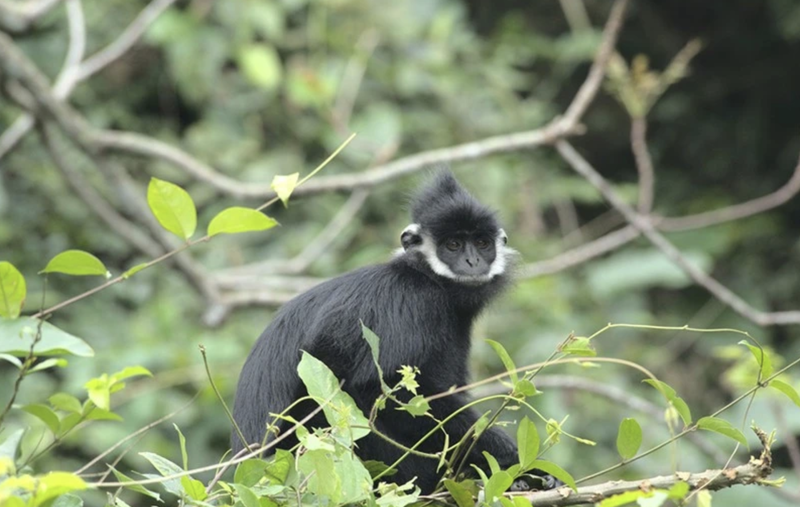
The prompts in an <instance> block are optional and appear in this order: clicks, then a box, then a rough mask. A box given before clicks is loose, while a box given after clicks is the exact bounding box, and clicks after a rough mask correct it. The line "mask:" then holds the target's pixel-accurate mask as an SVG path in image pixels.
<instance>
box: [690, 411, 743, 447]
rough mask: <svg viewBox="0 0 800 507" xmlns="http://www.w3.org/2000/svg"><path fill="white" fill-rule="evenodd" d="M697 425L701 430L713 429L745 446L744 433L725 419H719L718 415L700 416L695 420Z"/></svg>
mask: <svg viewBox="0 0 800 507" xmlns="http://www.w3.org/2000/svg"><path fill="white" fill-rule="evenodd" d="M697 427H698V428H700V429H701V430H707V431H713V432H714V433H719V434H720V435H725V436H726V437H728V438H732V439H733V440H736V441H737V442H739V443H740V444H742V445H743V446H745V447H747V439H746V438H745V436H744V433H742V432H741V431H739V430H738V429H736V428H734V427H733V425H732V424H731V423H729V422H728V421H726V420H725V419H720V418H719V417H701V418H700V419H698V421H697Z"/></svg>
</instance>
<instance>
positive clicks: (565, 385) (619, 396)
mask: <svg viewBox="0 0 800 507" xmlns="http://www.w3.org/2000/svg"><path fill="white" fill-rule="evenodd" d="M536 387H537V388H542V389H564V390H568V391H583V392H586V393H591V394H594V395H597V396H601V397H603V398H605V399H607V400H609V401H611V402H613V403H616V404H618V405H621V406H624V407H627V408H629V409H631V410H635V411H637V412H641V413H643V414H646V415H647V416H648V417H650V418H651V419H653V420H654V421H661V422H663V420H664V409H663V408H662V407H659V406H658V405H656V404H655V403H651V402H650V401H648V400H646V399H644V398H640V397H638V396H636V395H634V394H631V392H630V391H627V390H624V389H621V388H619V387H616V386H612V385H609V384H604V383H602V382H597V381H596V380H592V379H588V378H583V377H577V376H574V375H537V376H536ZM507 392H508V387H506V386H504V385H502V384H493V385H489V386H484V387H480V388H478V389H475V390H474V391H473V392H472V395H473V397H474V398H483V397H485V396H491V395H493V394H501V393H507ZM686 438H688V439H689V440H690V441H691V442H692V443H693V444H694V445H695V446H696V447H697V448H698V449H699V450H700V451H701V452H702V453H703V454H705V455H706V456H708V457H709V458H710V459H712V460H714V462H716V463H724V462H725V461H726V460H727V459H728V455H727V454H726V453H724V452H722V451H721V450H720V449H718V448H717V447H716V446H715V445H713V444H712V443H710V442H709V441H708V440H706V439H704V438H703V437H702V436H701V435H699V434H697V433H689V434H688V435H686Z"/></svg>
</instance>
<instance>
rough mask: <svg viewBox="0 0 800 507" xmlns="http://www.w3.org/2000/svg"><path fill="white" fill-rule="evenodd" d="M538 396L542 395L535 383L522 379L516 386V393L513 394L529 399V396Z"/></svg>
mask: <svg viewBox="0 0 800 507" xmlns="http://www.w3.org/2000/svg"><path fill="white" fill-rule="evenodd" d="M537 394H541V392H540V391H539V390H538V389H536V386H535V385H533V382H531V381H530V380H528V379H521V380H519V381H517V383H516V384H514V391H513V392H512V393H511V396H515V397H516V396H523V397H525V398H527V397H529V396H536V395H537Z"/></svg>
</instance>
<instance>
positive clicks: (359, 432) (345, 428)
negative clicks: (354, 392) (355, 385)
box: [297, 352, 369, 440]
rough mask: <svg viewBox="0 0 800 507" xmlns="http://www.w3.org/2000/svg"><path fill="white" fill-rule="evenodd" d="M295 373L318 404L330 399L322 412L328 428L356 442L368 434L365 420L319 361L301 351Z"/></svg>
mask: <svg viewBox="0 0 800 507" xmlns="http://www.w3.org/2000/svg"><path fill="white" fill-rule="evenodd" d="M297 372H298V374H299V375H300V378H301V379H302V381H303V383H304V384H305V386H306V389H307V390H308V394H309V395H311V396H313V397H314V399H316V400H317V402H318V403H323V402H325V401H326V400H328V399H330V402H329V403H327V404H326V405H324V406H323V408H322V411H323V412H324V413H325V418H326V419H327V420H328V422H329V423H330V425H331V426H332V427H333V428H335V429H337V431H339V433H340V435H341V436H342V437H344V438H346V439H348V440H349V439H350V438H351V435H352V439H353V440H358V439H359V438H362V437H364V436H366V435H367V434H368V433H369V428H368V426H369V421H368V420H367V418H366V417H364V414H363V413H362V412H361V410H360V409H359V408H358V406H357V405H356V403H355V401H353V398H351V397H350V395H349V394H347V393H346V392H344V391H342V389H341V388H340V387H339V381H338V380H337V379H336V376H335V375H334V374H333V372H332V371H331V370H330V368H328V367H327V366H326V365H325V364H324V363H323V362H322V361H320V360H319V359H317V358H315V357H314V356H312V355H311V354H309V353H307V352H303V356H302V358H301V359H300V364H299V365H298V366H297Z"/></svg>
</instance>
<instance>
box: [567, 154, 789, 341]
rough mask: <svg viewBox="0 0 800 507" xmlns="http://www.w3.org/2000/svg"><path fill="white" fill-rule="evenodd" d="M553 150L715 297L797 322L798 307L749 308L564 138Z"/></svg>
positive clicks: (764, 319) (748, 311)
mask: <svg viewBox="0 0 800 507" xmlns="http://www.w3.org/2000/svg"><path fill="white" fill-rule="evenodd" d="M555 146H556V150H558V153H559V154H560V155H561V156H562V157H563V158H564V160H565V161H567V163H568V164H569V165H570V166H571V167H572V168H573V169H574V170H575V172H577V173H578V174H580V175H581V176H583V177H584V178H586V180H587V181H589V183H591V184H592V185H593V186H594V187H595V188H596V189H597V190H599V191H600V193H601V194H602V195H603V197H605V199H606V200H607V201H608V202H609V203H610V204H611V206H613V207H614V208H615V209H616V210H617V211H619V212H620V213H621V214H622V216H624V217H625V220H627V221H628V223H630V224H631V225H633V226H634V227H635V228H636V229H637V230H639V231H640V232H641V233H642V234H643V235H644V236H645V237H646V238H647V239H648V240H649V241H650V242H651V243H652V244H653V245H654V246H655V247H656V248H658V249H659V250H661V251H662V252H663V253H664V255H666V256H667V258H668V259H670V260H671V261H672V262H674V263H675V264H676V265H677V266H678V267H680V268H681V269H682V270H683V271H684V272H685V273H686V274H687V275H689V277H690V278H691V279H692V280H694V282H695V283H697V284H698V285H700V286H702V287H704V288H705V289H706V290H708V291H709V292H710V293H712V294H713V295H714V296H715V297H716V298H717V299H719V300H720V301H722V302H723V303H725V304H726V305H728V306H730V307H731V308H732V309H733V310H734V311H736V312H737V313H738V314H740V315H741V316H743V317H745V318H746V319H748V320H751V321H752V322H754V323H756V324H759V325H761V326H770V325H777V324H797V323H800V311H787V312H763V311H760V310H757V309H755V308H753V307H752V306H751V305H750V304H749V303H747V302H746V301H745V300H743V299H742V298H740V297H739V296H737V295H736V294H735V293H734V292H733V291H731V290H730V289H728V288H727V287H725V286H724V285H722V284H721V283H720V282H718V281H717V280H715V279H714V278H712V277H710V276H708V275H707V274H706V273H704V272H703V270H701V269H700V268H698V267H697V266H695V265H694V264H692V263H691V262H689V261H688V260H687V259H686V257H684V256H683V254H682V253H681V252H680V250H678V249H677V248H675V246H673V245H672V243H670V242H669V241H668V240H667V239H666V238H665V237H664V236H663V235H662V234H661V233H659V232H658V231H657V230H656V228H655V226H654V225H653V224H652V223H651V222H650V220H648V219H647V218H646V217H643V216H641V215H639V214H638V213H636V211H635V210H634V209H633V208H631V207H630V206H629V205H628V204H627V203H626V202H625V201H624V200H623V199H622V198H621V197H619V195H617V193H616V191H614V189H613V188H611V185H609V184H608V182H606V180H605V179H604V178H603V177H602V176H601V175H600V173H598V172H597V170H595V168H594V167H592V165H591V164H589V162H587V161H586V159H584V158H583V157H582V156H581V155H580V154H579V153H578V152H577V151H575V149H574V148H573V147H572V145H570V144H569V143H568V142H567V141H564V140H559V141H557V142H556V143H555Z"/></svg>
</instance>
